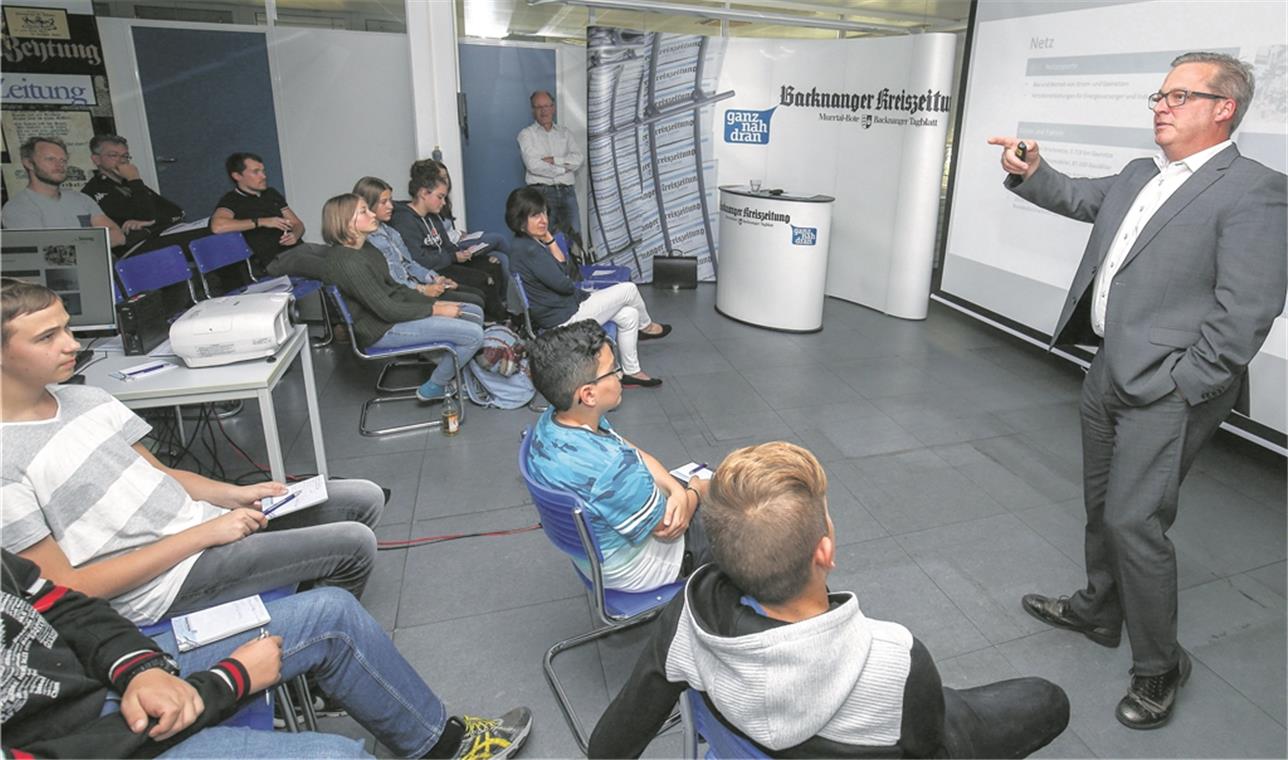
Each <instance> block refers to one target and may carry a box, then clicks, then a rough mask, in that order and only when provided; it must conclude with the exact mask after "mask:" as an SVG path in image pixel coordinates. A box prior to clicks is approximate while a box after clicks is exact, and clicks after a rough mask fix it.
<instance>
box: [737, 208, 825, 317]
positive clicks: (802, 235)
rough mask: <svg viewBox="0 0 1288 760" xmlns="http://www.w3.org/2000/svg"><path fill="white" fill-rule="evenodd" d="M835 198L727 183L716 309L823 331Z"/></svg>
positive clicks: (738, 315)
mask: <svg viewBox="0 0 1288 760" xmlns="http://www.w3.org/2000/svg"><path fill="white" fill-rule="evenodd" d="M833 200H834V199H833V198H832V197H831V196H828V195H797V194H793V193H786V192H778V191H775V192H770V191H767V190H764V189H762V190H757V191H753V190H751V189H750V188H747V187H741V186H734V185H721V186H720V255H719V258H718V263H719V267H720V268H719V270H718V276H717V277H716V311H717V312H719V313H721V314H723V315H724V316H726V317H729V318H731V319H736V320H738V321H739V322H745V323H747V324H750V325H756V326H757V327H768V328H770V329H772V330H782V331H784V332H816V331H818V330H821V329H823V288H824V285H825V284H826V282H827V254H828V246H829V244H830V241H831V231H832V201H833Z"/></svg>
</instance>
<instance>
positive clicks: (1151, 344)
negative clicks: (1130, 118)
mask: <svg viewBox="0 0 1288 760" xmlns="http://www.w3.org/2000/svg"><path fill="white" fill-rule="evenodd" d="M1157 175H1158V167H1157V166H1156V165H1155V164H1154V162H1153V160H1152V159H1149V158H1141V159H1136V160H1134V161H1132V162H1130V163H1128V164H1127V166H1125V167H1124V168H1123V170H1122V171H1121V172H1120V173H1118V174H1117V175H1114V176H1111V177H1099V178H1091V179H1075V178H1071V177H1067V176H1065V175H1063V174H1061V173H1060V172H1058V171H1056V170H1055V169H1052V168H1051V167H1050V165H1049V164H1048V163H1047V162H1046V161H1043V162H1042V163H1041V164H1040V165H1039V167H1038V169H1037V171H1036V172H1034V173H1033V176H1032V177H1030V178H1029V179H1027V180H1025V181H1024V182H1021V183H1020V184H1018V185H1017V186H1015V187H1014V188H1013V189H1012V190H1013V192H1015V194H1017V195H1019V196H1020V197H1021V198H1024V199H1025V200H1028V201H1030V202H1032V203H1034V204H1036V205H1038V206H1041V207H1042V208H1045V209H1047V210H1049V211H1053V212H1055V213H1057V214H1062V215H1064V216H1067V217H1070V218H1072V219H1078V220H1080V221H1084V222H1092V223H1093V225H1094V226H1093V227H1092V229H1091V237H1090V238H1089V239H1088V240H1087V248H1086V250H1085V251H1084V253H1083V255H1082V261H1081V263H1079V264H1078V271H1077V273H1076V274H1075V275H1074V277H1073V284H1072V286H1071V287H1070V288H1069V295H1068V298H1067V299H1065V303H1064V309H1063V311H1062V312H1061V314H1060V320H1059V322H1057V323H1056V329H1055V334H1054V337H1053V338H1052V341H1051V344H1052V345H1057V344H1070V343H1092V342H1094V341H1095V336H1094V334H1093V333H1092V332H1091V322H1090V307H1091V300H1092V291H1093V285H1094V282H1095V276H1096V272H1097V270H1098V269H1099V267H1100V266H1101V263H1102V262H1103V261H1104V259H1105V256H1106V255H1107V254H1108V252H1109V245H1110V243H1111V242H1112V241H1113V237H1114V235H1115V233H1117V231H1118V227H1119V225H1121V224H1122V221H1123V218H1124V217H1125V216H1126V215H1127V210H1128V208H1129V207H1130V204H1131V203H1132V202H1133V201H1134V200H1135V198H1136V195H1137V193H1139V192H1140V191H1141V189H1142V188H1143V187H1144V186H1145V184H1146V183H1147V182H1149V180H1151V179H1152V178H1154V177H1155V176H1157ZM1286 179H1288V178H1285V176H1284V175H1283V174H1282V173H1280V172H1276V171H1273V170H1271V169H1268V168H1266V167H1265V166H1262V165H1261V164H1259V163H1257V162H1256V161H1253V160H1251V159H1248V158H1244V157H1243V156H1241V155H1239V150H1238V148H1236V147H1235V146H1233V145H1231V146H1230V147H1228V148H1226V149H1225V150H1223V151H1221V152H1220V153H1218V154H1217V155H1215V156H1213V157H1212V158H1211V159H1210V160H1208V162H1207V163H1205V164H1204V165H1203V166H1202V167H1201V168H1200V169H1199V170H1198V171H1197V172H1195V173H1194V174H1193V175H1191V176H1190V178H1189V179H1187V180H1186V181H1185V182H1184V184H1182V185H1181V186H1180V187H1179V188H1178V189H1177V190H1176V192H1175V193H1174V194H1173V195H1172V196H1171V197H1170V198H1169V199H1168V200H1167V202H1166V203H1164V204H1163V205H1162V207H1160V208H1159V210H1158V211H1157V212H1156V213H1155V214H1154V216H1153V217H1152V218H1151V219H1150V220H1149V222H1148V223H1147V224H1146V225H1145V227H1144V229H1143V230H1141V233H1140V237H1139V238H1138V239H1137V240H1136V243H1135V245H1133V246H1132V248H1131V251H1130V252H1128V254H1127V258H1126V259H1125V260H1124V261H1123V264H1122V266H1121V267H1119V269H1118V272H1117V274H1116V275H1115V276H1114V279H1113V283H1112V284H1111V285H1110V297H1109V303H1108V307H1107V308H1106V312H1105V336H1104V341H1103V343H1102V345H1101V347H1100V350H1101V351H1102V352H1107V353H1106V354H1105V356H1104V358H1105V360H1106V361H1107V365H1108V370H1109V378H1110V381H1111V382H1112V383H1113V387H1114V389H1115V391H1116V392H1117V393H1118V394H1119V396H1120V397H1121V398H1122V399H1123V401H1125V402H1126V403H1128V404H1132V405H1136V406H1143V405H1145V404H1150V403H1153V402H1154V401H1157V400H1158V399H1160V398H1162V397H1163V396H1166V395H1167V394H1168V393H1170V392H1172V390H1173V389H1179V390H1180V392H1181V395H1183V396H1184V397H1185V399H1186V401H1188V402H1189V403H1190V405H1196V404H1200V403H1202V402H1204V401H1206V400H1208V399H1211V398H1213V397H1215V396H1217V395H1219V394H1220V393H1221V392H1222V391H1224V390H1225V389H1226V388H1229V387H1230V386H1231V385H1232V384H1234V383H1236V382H1238V381H1239V380H1240V378H1241V377H1242V376H1243V372H1244V370H1245V368H1246V367H1247V365H1248V362H1249V361H1251V360H1252V357H1253V356H1254V355H1256V353H1257V351H1258V350H1259V349H1260V348H1261V344H1262V342H1263V341H1265V339H1266V334H1267V333H1268V332H1269V330H1270V326H1271V323H1272V322H1273V321H1274V318H1275V317H1276V316H1277V315H1279V314H1281V313H1282V312H1283V310H1284V298H1285V289H1286V288H1288V201H1286V199H1288V184H1286V182H1285V180H1286Z"/></svg>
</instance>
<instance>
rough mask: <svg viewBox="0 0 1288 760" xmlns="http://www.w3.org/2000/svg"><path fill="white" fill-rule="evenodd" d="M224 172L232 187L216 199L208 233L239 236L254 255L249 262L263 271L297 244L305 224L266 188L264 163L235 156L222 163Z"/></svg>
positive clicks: (246, 155) (248, 155)
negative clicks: (233, 233) (243, 237)
mask: <svg viewBox="0 0 1288 760" xmlns="http://www.w3.org/2000/svg"><path fill="white" fill-rule="evenodd" d="M224 169H225V170H226V171H227V172H228V177H229V179H231V180H232V181H233V184H234V185H235V187H233V189H232V190H229V191H228V192H226V193H224V195H223V197H222V198H220V199H219V203H218V204H217V205H216V207H215V213H213V214H211V216H210V231H211V232H213V233H215V234H220V233H224V232H240V233H242V235H244V236H245V238H246V242H247V243H248V244H249V245H250V248H251V250H252V251H253V252H254V254H255V255H254V258H253V259H252V260H253V261H254V263H255V265H256V267H257V268H258V269H259V270H260V271H263V270H265V269H266V268H267V267H268V264H269V262H270V261H272V260H273V259H274V257H276V256H277V254H279V253H281V252H282V251H285V250H286V249H288V248H293V247H295V246H296V245H298V244H299V242H300V239H301V238H302V237H304V222H302V221H300V218H299V217H298V216H296V215H295V212H294V211H292V210H291V208H290V206H288V205H287V203H286V198H284V197H283V196H282V194H281V193H279V192H278V191H277V190H274V189H273V188H271V187H269V186H268V175H267V174H266V173H265V172H264V160H263V159H261V158H260V157H259V156H257V155H255V154H254V153H234V154H232V155H231V156H229V157H228V159H227V160H226V161H224Z"/></svg>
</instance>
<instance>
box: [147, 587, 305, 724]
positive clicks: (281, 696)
mask: <svg viewBox="0 0 1288 760" xmlns="http://www.w3.org/2000/svg"><path fill="white" fill-rule="evenodd" d="M294 593H295V589H294V588H293V587H291V586H281V587H279V588H275V589H270V590H268V591H263V592H261V593H260V595H259V597H260V599H261V600H263V601H264V602H266V603H267V602H271V601H274V600H276V599H284V598H286V597H288V596H290V595H292V594H294ZM170 628H171V618H162V619H161V620H158V621H156V622H155V623H152V624H151V625H141V626H139V632H140V633H142V634H143V635H144V636H147V637H148V638H151V637H153V636H156V635H158V634H161V633H164V632H165V631H167V630H169V629H170ZM292 690H293V691H294V692H295V693H294V694H292V693H291V692H292ZM268 691H269V693H271V694H272V695H273V697H274V698H275V699H277V700H278V701H280V702H281V703H282V715H283V716H285V720H286V729H287V730H288V731H290V732H291V733H293V734H297V733H299V732H300V731H301V726H300V720H299V715H297V714H296V701H295V700H296V699H298V700H299V705H300V708H299V712H300V713H302V714H303V716H304V725H303V730H307V731H317V730H318V719H317V714H316V713H315V712H314V710H313V695H312V694H311V693H309V684H308V681H307V680H306V679H305V677H304V675H303V674H300V675H298V676H296V677H295V678H292V679H291V680H290V681H283V682H281V683H277V684H275V685H273V686H271V687H270V688H269V689H268ZM270 705H271V703H270ZM270 710H271V706H270ZM254 712H255V709H254V703H253V702H252V703H251V704H248V705H245V706H243V707H242V708H241V709H240V710H238V711H237V712H236V713H234V714H233V715H232V716H231V717H229V718H228V720H226V721H224V722H223V723H221V724H220V725H234V726H244V727H248V728H251V729H253V730H256V731H271V730H273V718H272V714H271V713H270V714H269V718H268V725H267V726H266V727H263V728H261V727H260V726H258V725H257V724H256V722H255V720H254V718H255V715H254ZM243 713H246V715H243ZM230 721H232V723H230Z"/></svg>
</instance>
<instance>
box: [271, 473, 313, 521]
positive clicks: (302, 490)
mask: <svg viewBox="0 0 1288 760" xmlns="http://www.w3.org/2000/svg"><path fill="white" fill-rule="evenodd" d="M326 499H327V493H326V478H324V477H322V476H321V475H314V476H313V477H311V478H309V479H308V480H301V481H300V482H298V483H292V484H290V485H289V486H287V487H286V493H285V494H283V495H281V496H266V497H264V498H263V499H260V500H259V504H260V509H261V510H262V511H263V512H264V516H265V517H267V518H268V519H270V520H276V519H277V518H279V517H284V516H286V515H289V514H291V513H292V512H299V511H300V510H301V509H308V508H309V507H311V506H313V505H315V504H321V503H322V502H324V501H326Z"/></svg>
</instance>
